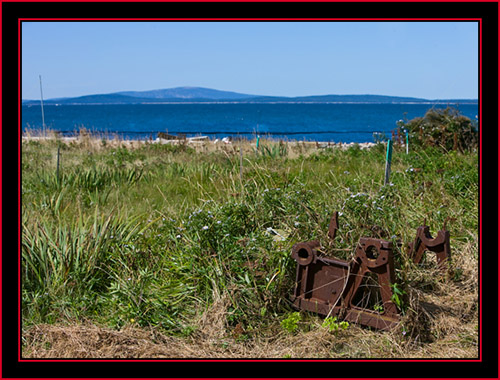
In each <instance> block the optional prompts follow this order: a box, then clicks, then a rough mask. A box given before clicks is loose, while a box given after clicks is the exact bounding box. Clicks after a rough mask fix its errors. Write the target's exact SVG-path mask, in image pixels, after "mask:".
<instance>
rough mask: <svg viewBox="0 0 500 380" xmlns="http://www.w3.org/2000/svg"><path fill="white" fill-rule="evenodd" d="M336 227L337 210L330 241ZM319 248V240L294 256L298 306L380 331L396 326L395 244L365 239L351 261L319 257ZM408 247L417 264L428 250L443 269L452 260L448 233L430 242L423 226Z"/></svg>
mask: <svg viewBox="0 0 500 380" xmlns="http://www.w3.org/2000/svg"><path fill="white" fill-rule="evenodd" d="M337 229H338V213H337V212H336V213H335V214H334V215H333V217H332V219H331V221H330V226H329V229H328V236H329V237H330V238H331V239H333V238H334V237H335V235H336V232H337ZM320 248H321V247H320V243H319V241H316V240H314V241H309V242H302V243H297V244H295V245H294V246H293V247H292V258H293V259H295V261H296V262H297V272H296V281H295V289H294V293H293V297H292V303H293V305H294V307H296V308H297V309H300V310H306V311H310V312H315V313H318V314H321V315H324V316H337V317H338V318H339V319H343V320H346V321H349V322H353V323H359V324H361V325H363V326H368V327H372V328H376V329H381V330H389V329H392V328H393V327H395V326H397V325H398V323H399V321H400V311H399V310H398V307H397V305H396V304H395V303H394V302H393V289H392V285H393V284H395V274H394V258H393V245H392V242H390V241H386V240H382V239H375V238H369V237H362V238H360V239H359V242H358V244H357V246H356V250H355V256H354V258H353V259H352V260H351V261H345V260H341V259H337V258H330V257H325V256H321V252H320ZM408 249H409V250H408V253H409V254H411V256H410V257H411V258H412V259H413V260H414V262H419V260H421V258H422V254H423V252H424V251H426V250H430V251H432V252H436V254H437V256H438V264H440V265H444V263H445V262H446V261H447V259H448V257H449V256H450V234H449V232H448V231H446V230H444V229H443V230H441V231H439V232H438V235H437V237H436V238H435V239H432V238H431V236H430V234H429V227H427V226H422V227H419V228H418V229H417V237H416V239H415V241H414V242H413V243H412V244H410V245H409V248H408Z"/></svg>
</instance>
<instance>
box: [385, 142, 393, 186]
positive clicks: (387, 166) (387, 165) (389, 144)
mask: <svg viewBox="0 0 500 380" xmlns="http://www.w3.org/2000/svg"><path fill="white" fill-rule="evenodd" d="M391 161H392V140H387V155H386V156H385V178H384V185H387V184H388V183H389V176H390V175H391Z"/></svg>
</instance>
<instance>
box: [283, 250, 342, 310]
mask: <svg viewBox="0 0 500 380" xmlns="http://www.w3.org/2000/svg"><path fill="white" fill-rule="evenodd" d="M318 247H319V244H318V242H316V241H313V242H307V243H298V244H295V245H294V246H293V248H292V257H293V258H294V259H295V260H296V261H297V275H296V282H295V292H294V300H293V304H294V305H295V306H296V307H297V308H299V309H302V310H307V311H312V312H315V313H318V314H322V315H327V314H328V313H329V312H330V310H331V309H332V308H333V307H334V306H335V305H336V304H337V303H338V300H339V298H340V297H341V295H342V292H343V289H344V287H345V285H346V281H347V273H348V271H349V263H347V262H346V261H343V260H336V259H330V258H326V257H321V258H320V257H318V252H317V248H318Z"/></svg>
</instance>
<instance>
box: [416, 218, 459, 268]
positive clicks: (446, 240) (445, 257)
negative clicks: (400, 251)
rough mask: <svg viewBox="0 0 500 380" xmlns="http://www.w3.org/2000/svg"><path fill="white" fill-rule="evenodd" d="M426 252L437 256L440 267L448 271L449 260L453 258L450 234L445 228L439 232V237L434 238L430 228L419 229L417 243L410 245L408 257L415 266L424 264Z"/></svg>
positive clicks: (421, 227) (422, 227)
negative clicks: (423, 259)
mask: <svg viewBox="0 0 500 380" xmlns="http://www.w3.org/2000/svg"><path fill="white" fill-rule="evenodd" d="M425 251H431V252H434V253H435V254H436V257H437V265H438V267H439V268H440V269H441V270H443V271H446V270H447V269H449V268H448V262H449V258H450V256H451V247H450V232H449V231H447V230H446V228H445V227H444V228H443V229H442V230H440V231H438V233H437V236H436V237H435V238H433V237H432V236H431V234H430V231H429V226H420V227H418V228H417V236H416V237H415V241H414V242H413V243H411V244H409V245H408V251H407V254H408V256H409V257H410V258H411V259H412V260H413V262H414V263H415V264H419V263H421V262H422V258H423V254H424V252H425Z"/></svg>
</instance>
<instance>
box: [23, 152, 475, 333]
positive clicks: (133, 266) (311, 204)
mask: <svg viewBox="0 0 500 380" xmlns="http://www.w3.org/2000/svg"><path fill="white" fill-rule="evenodd" d="M270 144H272V143H270ZM56 149H57V148H56V145H55V144H52V145H51V144H44V143H36V144H34V143H23V146H22V161H23V172H22V191H23V193H22V202H23V203H22V208H23V213H22V267H21V270H22V273H21V275H22V313H23V315H22V318H23V324H24V325H30V324H36V323H42V322H49V323H52V322H56V321H67V320H87V319H90V320H95V321H99V322H101V323H103V324H106V325H109V326H113V327H121V326H123V325H125V324H128V323H132V322H133V323H137V324H139V325H142V326H155V327H158V328H161V329H164V330H165V331H167V332H169V333H172V334H180V335H188V334H190V333H192V332H193V331H196V329H197V323H196V321H197V317H199V315H200V314H201V313H202V312H203V311H204V310H206V308H207V307H208V306H209V305H210V304H211V303H212V302H213V301H214V298H213V297H214V294H226V295H227V296H228V297H229V299H230V305H229V308H228V314H227V323H228V325H229V326H236V325H237V324H241V325H244V326H245V328H246V330H247V331H249V332H250V333H249V334H251V333H255V334H257V333H258V331H259V330H261V329H264V328H267V327H269V326H275V327H276V326H278V328H279V321H280V320H281V319H282V318H283V317H284V316H285V315H287V314H288V313H289V312H290V311H291V310H292V309H291V307H290V302H289V298H288V296H289V294H291V291H292V289H293V281H294V278H295V273H294V271H295V269H294V268H295V262H294V261H293V260H292V259H291V257H290V251H291V247H292V245H293V244H295V243H297V242H300V241H305V240H312V239H318V240H320V241H321V243H322V245H323V246H324V247H325V250H326V253H327V254H329V255H335V256H336V257H339V258H343V259H346V260H348V259H350V258H351V256H352V253H353V248H354V246H355V244H356V243H357V241H358V239H359V237H361V236H373V237H382V238H386V239H392V240H394V241H398V240H402V241H403V242H410V241H411V240H412V239H413V238H414V233H415V231H416V228H417V227H418V226H419V225H421V224H423V222H424V221H425V222H426V223H427V224H428V225H430V226H431V230H432V231H437V230H438V229H440V228H441V227H442V226H443V224H444V223H445V222H446V221H447V222H448V223H447V226H448V229H449V230H450V231H451V238H452V249H453V250H457V251H459V250H460V247H461V246H462V245H470V244H476V242H477V229H478V168H477V165H478V158H477V153H474V152H469V153H466V154H463V153H456V152H448V153H443V152H442V151H438V150H437V149H426V150H422V151H418V152H410V154H408V155H406V154H405V152H404V149H403V148H400V147H396V150H395V152H394V154H393V164H392V174H391V183H390V184H389V185H386V186H384V185H383V177H384V159H385V147H384V145H383V144H380V145H377V146H375V147H373V148H371V149H369V150H363V149H360V147H359V146H353V147H351V148H349V149H347V150H341V149H331V148H330V149H324V150H318V151H315V152H313V153H310V154H307V155H303V154H300V155H299V156H296V157H294V158H292V156H290V154H289V153H290V152H291V149H287V148H286V147H285V146H283V145H280V144H277V143H276V144H275V145H267V150H263V151H262V152H263V153H262V152H261V153H257V152H252V153H247V154H245V155H244V157H243V169H242V174H243V175H242V178H241V181H240V157H239V154H237V153H235V152H232V153H231V152H229V153H228V152H227V151H214V152H212V153H197V152H196V151H195V150H193V149H192V148H189V147H186V146H184V147H182V146H181V147H177V148H173V147H168V146H158V145H154V144H151V145H145V146H143V147H141V148H139V149H125V148H118V149H117V148H113V147H111V146H107V145H106V146H101V147H100V148H99V149H97V150H95V151H89V150H88V149H84V148H82V147H80V146H78V145H73V146H71V145H70V146H67V147H65V148H64V149H62V155H61V162H62V166H61V168H60V172H59V177H57V176H56V174H55V173H56V170H55V169H56V168H55V163H54V159H53V157H54V154H55V152H56ZM334 211H340V212H341V216H340V220H339V221H340V230H339V231H338V236H337V238H336V239H335V241H334V242H331V241H329V240H328V238H327V237H326V232H327V229H328V223H329V221H330V217H331V215H332V214H333V212H334ZM272 231H278V233H279V235H275V234H273V233H272ZM471 242H472V243H471ZM475 252H476V254H477V247H476V249H475ZM396 256H397V257H396V261H397V265H398V268H397V276H398V281H400V282H401V283H403V282H404V281H405V280H407V279H408V278H412V273H413V272H412V271H415V270H417V269H416V268H414V266H412V265H409V264H408V263H407V260H406V259H405V255H404V250H403V249H401V251H398V252H397V255H396ZM427 280H428V281H430V282H433V281H437V280H436V279H433V278H428V279H427Z"/></svg>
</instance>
